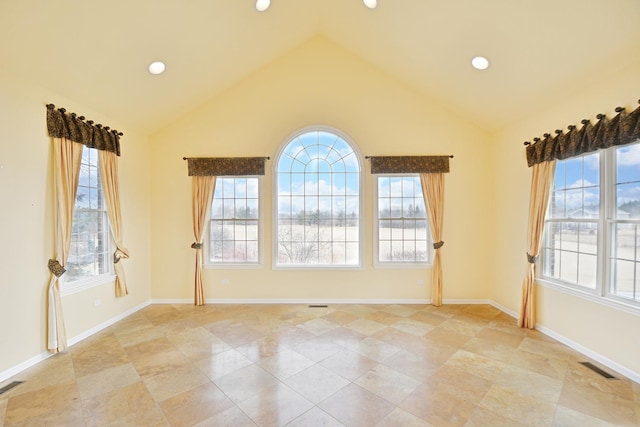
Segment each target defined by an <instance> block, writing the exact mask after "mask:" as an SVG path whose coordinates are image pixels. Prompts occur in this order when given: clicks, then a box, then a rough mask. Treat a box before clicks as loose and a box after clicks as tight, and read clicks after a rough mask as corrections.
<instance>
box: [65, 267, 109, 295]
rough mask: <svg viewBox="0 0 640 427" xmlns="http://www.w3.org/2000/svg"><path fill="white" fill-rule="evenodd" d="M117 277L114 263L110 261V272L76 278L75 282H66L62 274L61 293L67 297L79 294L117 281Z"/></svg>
mask: <svg viewBox="0 0 640 427" xmlns="http://www.w3.org/2000/svg"><path fill="white" fill-rule="evenodd" d="M116 277H117V276H116V275H115V274H114V272H113V263H109V272H108V273H105V274H101V275H99V276H93V277H88V278H85V279H80V280H76V281H75V282H66V281H65V280H64V275H62V276H61V277H60V295H61V296H63V297H66V296H67V295H73V294H77V293H79V292H82V291H85V290H87V289H91V288H95V287H98V286H102V285H106V284H109V283H115V280H116Z"/></svg>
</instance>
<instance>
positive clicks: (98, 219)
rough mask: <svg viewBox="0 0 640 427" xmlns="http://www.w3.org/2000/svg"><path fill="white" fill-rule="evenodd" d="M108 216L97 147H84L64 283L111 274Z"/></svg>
mask: <svg viewBox="0 0 640 427" xmlns="http://www.w3.org/2000/svg"><path fill="white" fill-rule="evenodd" d="M109 246H110V237H109V220H108V217H107V210H106V207H105V203H104V199H103V197H102V185H101V182H100V167H99V164H98V150H96V149H95V148H89V147H84V148H83V150H82V163H81V166H80V177H79V182H78V192H77V195H76V203H75V209H74V212H73V226H72V231H71V246H70V249H69V258H68V259H67V264H66V266H65V268H66V269H67V272H66V273H65V275H64V276H62V277H64V281H65V283H72V282H79V281H86V280H91V279H96V278H99V277H100V276H103V275H109V276H110V275H111V268H112V267H111V266H112V262H113V260H112V259H111V257H110V256H109V255H110V253H111V251H110V248H109Z"/></svg>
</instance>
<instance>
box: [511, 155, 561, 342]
mask: <svg viewBox="0 0 640 427" xmlns="http://www.w3.org/2000/svg"><path fill="white" fill-rule="evenodd" d="M532 168H533V171H532V176H531V194H530V199H529V221H528V225H527V274H526V276H525V278H524V281H523V283H522V302H521V304H520V316H519V318H518V325H519V326H520V327H521V328H529V329H533V328H535V326H536V317H535V308H536V307H535V295H534V282H535V278H536V264H535V263H536V261H537V259H538V255H539V253H540V246H541V245H542V231H543V230H544V218H545V214H546V213H547V207H548V205H549V193H550V192H551V187H552V186H553V178H554V174H555V169H556V162H555V160H552V161H549V162H543V163H537V164H535V165H534V166H533V167H532Z"/></svg>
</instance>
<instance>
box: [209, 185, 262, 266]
mask: <svg viewBox="0 0 640 427" xmlns="http://www.w3.org/2000/svg"><path fill="white" fill-rule="evenodd" d="M223 178H227V179H229V178H232V179H237V178H255V179H257V180H258V261H257V262H249V261H245V262H213V261H211V243H212V240H211V238H210V236H211V222H212V221H213V218H212V215H213V201H214V197H213V196H212V197H211V211H210V212H209V218H207V227H206V230H205V239H204V244H203V256H204V267H205V268H206V269H217V270H220V269H230V270H233V269H244V270H246V269H260V268H262V267H263V266H264V210H263V209H264V195H263V187H262V185H263V176H262V175H237V176H236V175H233V176H231V175H224V176H218V177H216V188H218V184H219V182H218V181H219V180H220V179H223ZM214 195H215V190H214Z"/></svg>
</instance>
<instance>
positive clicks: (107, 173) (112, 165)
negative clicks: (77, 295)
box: [98, 151, 129, 297]
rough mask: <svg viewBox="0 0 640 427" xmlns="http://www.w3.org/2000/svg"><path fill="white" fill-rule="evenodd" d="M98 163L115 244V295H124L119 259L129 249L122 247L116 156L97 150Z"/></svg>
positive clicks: (122, 273)
mask: <svg viewBox="0 0 640 427" xmlns="http://www.w3.org/2000/svg"><path fill="white" fill-rule="evenodd" d="M98 162H99V164H100V178H101V183H102V193H103V195H104V200H105V202H106V205H107V215H109V225H110V226H111V236H112V237H113V241H114V242H115V244H116V250H115V253H114V254H113V267H114V270H115V272H116V296H117V297H124V296H126V295H128V294H129V290H128V289H127V279H126V277H125V274H124V268H123V267H122V263H121V262H120V260H121V259H127V258H129V251H128V250H127V248H125V247H124V243H123V240H122V239H123V230H122V216H121V214H120V183H119V180H118V157H117V155H116V154H115V153H113V152H111V151H98Z"/></svg>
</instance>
